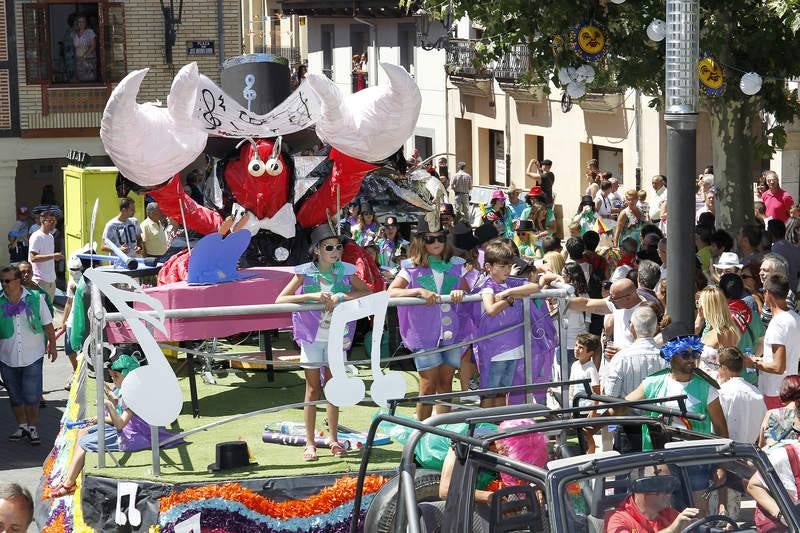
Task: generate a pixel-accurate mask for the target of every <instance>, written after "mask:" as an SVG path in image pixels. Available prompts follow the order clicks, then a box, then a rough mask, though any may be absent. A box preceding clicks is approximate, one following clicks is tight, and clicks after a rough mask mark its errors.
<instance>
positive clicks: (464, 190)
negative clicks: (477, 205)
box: [450, 170, 472, 194]
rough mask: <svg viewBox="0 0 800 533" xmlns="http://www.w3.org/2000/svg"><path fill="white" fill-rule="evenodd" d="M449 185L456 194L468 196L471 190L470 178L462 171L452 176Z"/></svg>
mask: <svg viewBox="0 0 800 533" xmlns="http://www.w3.org/2000/svg"><path fill="white" fill-rule="evenodd" d="M450 185H451V187H452V188H453V192H455V193H456V194H468V193H469V191H470V189H471V188H472V176H470V175H469V174H467V173H466V172H464V171H463V170H459V171H458V172H456V173H455V174H454V175H453V179H452V181H451V182H450Z"/></svg>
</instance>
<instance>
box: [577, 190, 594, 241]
mask: <svg viewBox="0 0 800 533" xmlns="http://www.w3.org/2000/svg"><path fill="white" fill-rule="evenodd" d="M594 209H595V208H594V200H592V197H591V196H588V195H587V196H583V197H582V198H581V203H580V204H579V205H578V212H577V213H575V216H573V217H572V222H573V223H575V222H577V223H578V224H579V225H580V230H581V235H583V234H585V233H586V232H587V231H591V230H594V228H595V227H596V225H597V215H595V212H594Z"/></svg>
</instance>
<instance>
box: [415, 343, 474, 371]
mask: <svg viewBox="0 0 800 533" xmlns="http://www.w3.org/2000/svg"><path fill="white" fill-rule="evenodd" d="M462 350H463V348H449V349H447V350H444V351H441V352H436V353H434V354H430V355H420V356H418V357H415V358H414V365H416V367H417V371H418V372H422V371H423V370H430V369H432V368H436V367H437V366H441V365H449V366H452V367H453V368H461V351H462Z"/></svg>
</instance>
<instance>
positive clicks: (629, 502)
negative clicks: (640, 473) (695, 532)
mask: <svg viewBox="0 0 800 533" xmlns="http://www.w3.org/2000/svg"><path fill="white" fill-rule="evenodd" d="M679 487H680V481H678V479H677V478H675V477H674V476H653V477H649V478H641V479H637V480H636V481H634V482H633V483H632V484H631V494H630V495H628V496H627V497H626V498H625V499H624V500H623V502H622V503H621V504H619V505H618V506H617V507H616V508H615V509H614V510H613V511H612V512H611V514H609V516H608V520H606V524H605V526H604V528H603V531H606V532H607V533H623V532H628V531H664V532H672V531H681V530H683V528H684V527H686V526H688V525H689V524H691V523H692V522H693V521H694V520H695V519H696V518H697V517H699V516H701V514H700V510H699V509H696V508H694V507H687V508H686V509H684V510H683V511H680V512H679V511H678V510H677V509H675V508H674V507H672V506H671V504H670V500H671V499H672V493H673V492H674V491H675V490H677V489H678V488H679Z"/></svg>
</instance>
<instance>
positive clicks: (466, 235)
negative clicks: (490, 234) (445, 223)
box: [453, 222, 478, 250]
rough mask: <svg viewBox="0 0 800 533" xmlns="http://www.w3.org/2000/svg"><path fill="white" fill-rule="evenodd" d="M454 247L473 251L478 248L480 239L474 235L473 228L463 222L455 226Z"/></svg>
mask: <svg viewBox="0 0 800 533" xmlns="http://www.w3.org/2000/svg"><path fill="white" fill-rule="evenodd" d="M453 246H455V247H456V248H458V249H459V250H472V249H473V248H475V247H476V246H478V239H476V238H475V235H474V234H473V233H472V228H470V227H469V226H468V225H466V224H465V223H463V222H459V223H458V224H456V225H455V226H453Z"/></svg>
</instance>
